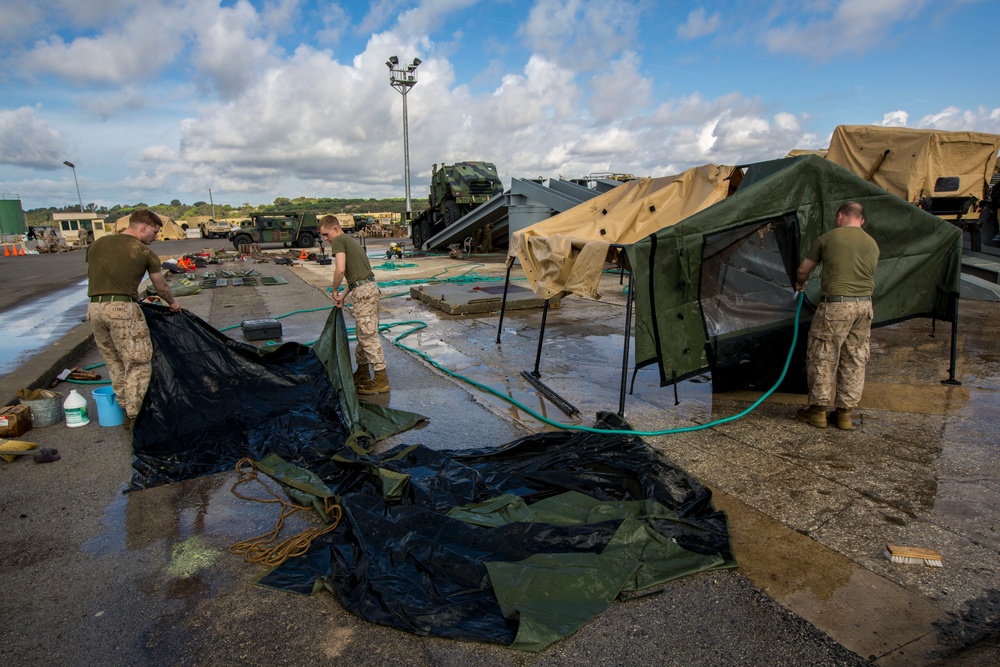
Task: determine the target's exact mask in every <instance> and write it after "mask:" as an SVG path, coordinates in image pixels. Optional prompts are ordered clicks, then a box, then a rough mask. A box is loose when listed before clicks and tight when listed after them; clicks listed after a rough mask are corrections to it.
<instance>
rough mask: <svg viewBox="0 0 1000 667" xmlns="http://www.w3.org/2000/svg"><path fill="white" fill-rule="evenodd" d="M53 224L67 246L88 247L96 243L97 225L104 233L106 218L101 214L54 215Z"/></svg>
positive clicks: (75, 213) (73, 213) (74, 213)
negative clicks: (95, 230) (95, 232)
mask: <svg viewBox="0 0 1000 667" xmlns="http://www.w3.org/2000/svg"><path fill="white" fill-rule="evenodd" d="M52 223H53V224H54V225H55V227H56V229H58V230H59V232H58V233H59V236H61V237H62V238H63V240H64V241H66V243H67V245H88V244H90V243H93V242H94V238H95V234H94V229H95V224H96V223H100V224H97V225H96V226H97V227H98V229H99V230H100V232H103V231H104V216H103V215H101V214H100V213H79V212H72V213H53V214H52Z"/></svg>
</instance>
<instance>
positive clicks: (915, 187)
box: [826, 125, 1000, 250]
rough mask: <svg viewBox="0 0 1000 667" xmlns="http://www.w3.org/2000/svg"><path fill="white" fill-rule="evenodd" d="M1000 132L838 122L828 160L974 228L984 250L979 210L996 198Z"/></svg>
mask: <svg viewBox="0 0 1000 667" xmlns="http://www.w3.org/2000/svg"><path fill="white" fill-rule="evenodd" d="M998 151H1000V135H996V134H987V133H984V132H948V131H944V130H918V129H911V128H905V127H880V126H874V125H839V126H838V127H836V128H835V129H834V131H833V136H832V137H831V139H830V148H829V150H827V153H826V158H827V159H828V160H830V161H831V162H836V163H837V164H839V165H840V166H842V167H844V168H846V169H847V170H848V171H851V172H853V173H855V174H856V175H858V176H860V177H862V178H864V179H865V180H866V181H870V182H872V183H874V184H875V185H877V186H879V187H881V188H883V189H884V190H888V191H889V192H891V193H892V194H894V195H896V196H898V197H901V198H903V199H905V200H906V201H908V202H910V203H911V204H914V205H915V206H919V207H920V208H923V209H924V210H926V211H927V212H929V213H932V214H934V215H936V216H938V217H939V218H942V219H944V220H947V221H948V222H950V223H952V224H954V225H956V226H958V227H960V228H961V229H962V230H963V231H965V232H969V234H970V239H971V246H972V250H979V249H980V248H979V245H980V234H979V224H980V223H979V213H980V211H981V209H982V207H983V206H984V205H985V203H986V202H988V201H990V200H991V192H990V189H991V178H992V176H993V173H994V170H995V166H996V162H997V152H998Z"/></svg>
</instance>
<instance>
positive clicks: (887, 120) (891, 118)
mask: <svg viewBox="0 0 1000 667" xmlns="http://www.w3.org/2000/svg"><path fill="white" fill-rule="evenodd" d="M909 117H910V114H908V113H906V112H905V111H903V110H902V109H900V110H898V111H889V112H887V113H885V114H884V115H883V116H882V126H883V127H906V121H907V120H908V119H909Z"/></svg>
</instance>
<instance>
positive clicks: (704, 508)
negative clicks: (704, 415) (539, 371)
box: [133, 306, 735, 650]
mask: <svg viewBox="0 0 1000 667" xmlns="http://www.w3.org/2000/svg"><path fill="white" fill-rule="evenodd" d="M143 312H144V313H145V315H146V319H147V322H148V323H149V325H150V333H151V335H152V338H153V345H154V349H155V354H154V360H153V377H152V380H151V382H150V386H149V390H148V392H147V394H146V401H145V403H144V404H143V409H142V411H141V412H140V414H139V418H138V420H137V422H136V426H135V432H134V436H133V451H134V457H133V467H134V469H135V472H134V475H133V484H134V486H135V487H139V488H141V487H144V486H150V485H154V484H161V483H165V482H170V481H177V480H181V479H187V478H190V477H196V476H199V475H205V474H209V473H214V472H221V471H224V470H231V469H232V468H233V466H234V465H235V463H236V462H237V461H238V460H239V459H240V458H243V457H250V458H254V459H256V460H258V462H259V464H258V465H259V468H260V469H261V470H262V471H264V472H265V473H267V474H268V475H270V476H272V477H274V478H275V479H278V480H279V481H282V482H283V483H285V484H286V490H287V491H288V492H289V493H290V494H292V495H293V496H294V497H295V499H296V501H297V502H299V503H308V502H310V498H309V497H308V496H309V494H310V493H311V494H312V495H313V496H315V497H329V496H330V495H331V494H332V495H334V496H335V497H336V499H337V500H338V501H339V502H340V503H341V506H342V508H343V510H344V514H343V516H344V518H343V520H342V521H341V523H340V525H339V526H338V527H337V529H336V530H335V531H333V532H331V533H328V534H326V535H324V536H322V537H320V538H319V539H317V541H316V542H314V543H313V545H312V548H311V549H310V551H309V552H308V553H307V554H305V555H303V556H300V557H298V558H294V559H291V560H289V561H287V562H286V563H285V564H284V565H282V566H280V567H278V568H276V569H275V570H273V571H272V572H270V573H269V574H268V575H266V576H265V577H264V578H263V579H262V580H261V583H262V584H263V585H266V586H270V587H275V588H281V589H284V590H289V591H294V592H299V593H310V592H312V591H314V590H316V588H318V587H321V586H323V585H325V586H326V587H327V588H329V589H330V590H332V591H333V592H334V593H335V594H336V596H337V598H338V599H339V600H340V602H341V604H342V605H343V606H344V608H346V609H348V610H350V611H351V612H353V613H355V614H357V615H358V616H360V617H362V618H365V619H367V620H370V621H373V622H376V623H380V624H384V625H388V626H391V627H395V628H399V629H403V630H407V631H410V632H413V633H417V634H422V635H434V636H440V637H452V638H461V639H467V640H475V641H486V642H495V643H501V644H508V645H511V646H513V647H515V648H519V649H523V650H540V649H542V648H544V647H545V646H548V645H549V644H551V643H552V642H555V641H558V640H559V639H561V638H563V637H565V636H567V635H569V634H571V633H573V632H575V631H576V630H577V629H579V628H580V627H582V626H583V625H584V624H586V623H587V622H588V621H589V620H590V619H591V618H593V617H594V616H595V615H597V614H598V613H600V612H601V611H602V610H603V609H605V608H606V607H607V606H608V605H609V604H611V602H612V601H613V600H614V599H615V598H616V597H617V596H619V595H621V594H623V593H627V592H629V591H636V590H641V589H644V588H648V587H650V586H653V585H656V584H659V583H662V582H665V581H669V580H671V579H674V578H677V577H681V576H684V575H687V574H691V573H694V572H698V571H701V570H708V569H715V568H724V567H733V566H734V565H735V563H734V561H733V558H732V553H731V550H730V546H729V536H728V528H727V525H726V517H725V515H724V514H722V513H721V512H716V511H715V510H714V508H713V507H712V503H711V493H710V492H709V491H708V490H707V489H705V488H704V487H703V486H701V485H700V484H699V483H698V482H696V481H695V480H693V479H691V478H690V477H689V476H688V475H687V474H686V473H684V472H683V471H682V470H680V469H679V468H677V467H676V466H674V465H673V464H671V463H670V462H668V461H666V460H664V459H663V458H662V457H660V456H659V455H658V454H657V453H656V452H654V451H653V450H650V449H649V448H647V447H646V446H645V445H644V444H643V442H642V441H641V440H640V439H638V438H636V437H633V436H626V435H623V434H621V433H618V432H615V431H611V430H609V431H607V432H606V433H603V432H602V433H574V432H559V433H544V434H539V435H533V436H529V437H526V438H523V439H521V440H517V441H514V442H512V443H509V444H507V445H502V446H500V447H498V448H496V449H477V450H455V451H434V450H432V449H430V448H428V447H426V446H423V445H411V446H407V445H400V446H398V447H396V448H395V449H393V450H391V451H389V452H387V453H385V454H382V455H378V456H374V455H369V454H367V453H366V452H367V450H366V448H365V447H366V446H367V445H369V444H371V442H372V441H373V440H375V439H378V437H377V436H376V434H379V435H384V434H386V433H391V432H398V431H400V430H403V429H404V428H407V427H408V426H409V425H412V424H413V423H415V422H416V421H417V420H419V419H421V417H420V416H419V415H414V414H413V413H408V412H402V411H396V410H391V409H389V408H381V407H378V406H373V405H371V404H366V403H360V404H359V403H358V401H357V398H356V396H355V394H354V389H353V384H352V383H351V378H350V358H349V353H348V347H347V342H346V330H345V328H344V322H343V316H342V314H341V313H340V311H339V310H335V311H334V312H333V313H331V316H330V318H329V319H328V321H327V324H326V327H325V328H324V331H323V333H322V335H321V336H320V338H319V340H318V341H317V343H316V344H314V346H313V348H312V350H310V349H309V348H306V347H304V346H302V345H298V344H295V343H287V344H285V345H282V346H281V347H279V348H277V349H276V350H275V351H273V352H270V353H267V354H263V355H262V354H261V353H259V352H258V350H257V349H256V348H254V347H252V346H250V345H246V344H244V343H240V342H238V341H234V340H231V339H229V338H227V337H226V336H224V335H222V334H221V333H219V332H218V331H216V330H215V329H213V328H211V327H210V326H208V325H207V324H206V323H204V322H203V321H201V320H199V319H198V318H197V317H195V316H193V315H191V314H189V313H179V314H173V313H170V312H169V311H167V310H166V309H164V308H161V307H155V306H143ZM314 504H316V505H318V504H319V503H318V502H317V503H314Z"/></svg>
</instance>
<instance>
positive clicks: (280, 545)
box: [229, 458, 343, 567]
mask: <svg viewBox="0 0 1000 667" xmlns="http://www.w3.org/2000/svg"><path fill="white" fill-rule="evenodd" d="M236 472H237V473H238V474H239V478H238V479H237V480H236V482H235V483H234V484H233V486H232V488H231V489H230V491H231V492H232V494H233V495H234V496H236V497H237V498H242V499H243V500H253V501H255V502H258V503H278V504H280V505H281V512H280V514H279V515H278V522H277V524H276V525H275V526H274V530H271V531H269V532H267V533H264V534H263V535H258V536H257V537H251V538H250V539H247V540H243V541H242V542H238V543H236V544H234V545H232V546H231V547H229V553H232V554H240V555H242V556H243V558H244V559H245V560H246V561H247V562H248V563H261V564H263V565H267V566H268V567H277V566H278V565H281V564H282V563H284V562H285V561H286V560H288V559H289V558H293V557H295V556H301V555H302V554H304V553H306V552H307V551H309V547H310V546H311V545H312V543H313V540H315V539H316V538H317V537H319V536H320V535H325V534H326V533H329V532H330V531H332V530H333V529H335V528H336V527H337V525H338V524H339V523H340V519H341V517H342V516H343V510H342V509H341V507H340V505H338V504H337V503H335V502H333V501H331V500H330V499H329V498H324V499H323V511H324V512H325V513H326V516H327V517H329V518H330V523H329V524H327V525H326V526H324V527H322V528H307V529H305V530H303V531H302V532H301V533H298V534H297V535H293V536H291V537H289V538H286V539H284V540H280V541H279V540H278V536H279V535H280V534H281V529H282V528H283V527H284V525H285V519H287V518H288V517H290V516H292V515H293V514H295V513H296V512H298V511H299V510H307V511H308V510H311V509H313V508H312V507H306V506H303V505H297V504H295V503H293V502H290V501H288V500H286V499H284V498H282V497H281V496H279V495H278V494H276V493H275V492H274V491H272V490H271V488H270V487H268V485H267V484H265V483H264V481H263V480H262V479H261V478H260V476H259V475H258V472H257V467H256V466H255V464H254V462H253V460H252V459H248V458H244V459H240V460H239V461H238V462H237V463H236ZM253 481H256V482H257V483H259V484H260V485H261V486H262V487H264V490H265V491H267V493H268V495H270V496H271V498H254V497H252V496H245V495H243V494H242V493H240V492H239V491H237V490H236V488H237V487H239V486H240V485H242V484H247V483H249V482H253Z"/></svg>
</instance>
